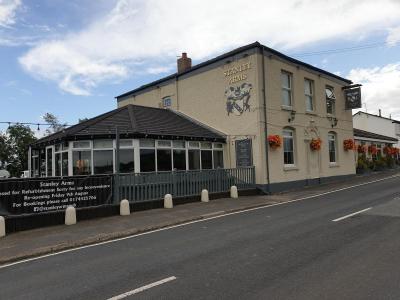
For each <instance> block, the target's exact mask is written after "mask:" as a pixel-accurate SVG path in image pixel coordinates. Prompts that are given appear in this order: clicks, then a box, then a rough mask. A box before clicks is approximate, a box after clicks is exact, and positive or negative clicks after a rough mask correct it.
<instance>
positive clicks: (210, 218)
mask: <svg viewBox="0 0 400 300" xmlns="http://www.w3.org/2000/svg"><path fill="white" fill-rule="evenodd" d="M396 177H400V175H392V176H389V177H385V178H381V179H377V180H372V181H368V182H364V183H360V184H356V185H352V186H348V187H345V188H341V189H336V190H332V191H329V192H324V193H320V194H316V195H311V196H306V197H303V198H298V199H293V200H288V201H285V202H280V203H274V204H266V205H262V206H258V207H254V208H248V209H244V210H240V211H235V212H231V213H226V214H223V215H219V216H214V217H209V218H203V219H200V220H195V221H189V222H185V223H181V224H178V225H172V226H168V227H163V228H159V229H155V230H151V231H146V232H142V233H136V234H133V235H129V236H125V237H122V238H117V239H113V240H109V241H104V242H99V243H96V244H90V245H85V246H80V247H77V248H71V249H67V250H62V251H59V252H54V253H49V254H45V255H41V256H37V257H32V258H27V259H23V260H19V261H16V262H12V263H9V264H5V265H0V269H4V268H7V267H11V266H14V265H18V264H22V263H26V262H30V261H35V260H39V259H42V258H47V257H51V256H55V255H59V254H64V253H68V252H73V251H78V250H82V249H86V248H91V247H96V246H101V245H106V244H110V243H116V242H119V241H123V240H127V239H132V238H136V237H140V236H143V235H148V234H152V233H156V232H160V231H164V230H170V229H174V228H178V227H182V226H187V225H191V224H195V223H199V222H206V221H209V220H214V219H219V218H223V217H226V216H231V215H236V214H242V213H246V212H249V211H254V210H259V209H264V208H268V207H273V206H279V205H284V204H288V203H292V202H297V201H302V200H307V199H313V198H318V197H320V196H324V195H328V194H332V193H337V192H341V191H345V190H349V189H352V188H355V187H359V186H363V185H368V184H371V183H376V182H380V181H384V180H388V179H392V178H396Z"/></svg>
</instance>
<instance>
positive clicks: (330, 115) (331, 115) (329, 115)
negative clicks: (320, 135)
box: [326, 114, 335, 118]
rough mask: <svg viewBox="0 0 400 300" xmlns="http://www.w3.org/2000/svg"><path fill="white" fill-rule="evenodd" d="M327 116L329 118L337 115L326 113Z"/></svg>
mask: <svg viewBox="0 0 400 300" xmlns="http://www.w3.org/2000/svg"><path fill="white" fill-rule="evenodd" d="M326 117H327V118H335V115H334V114H326Z"/></svg>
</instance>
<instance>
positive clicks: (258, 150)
mask: <svg viewBox="0 0 400 300" xmlns="http://www.w3.org/2000/svg"><path fill="white" fill-rule="evenodd" d="M243 54H244V53H241V54H240V55H237V56H234V57H230V58H227V59H226V60H225V61H220V62H216V63H215V64H213V65H210V66H206V67H204V68H201V69H198V70H195V71H192V72H191V73H190V74H187V75H183V76H180V77H179V78H178V81H177V82H176V81H175V80H174V81H173V82H170V83H169V84H164V85H162V86H160V87H155V88H152V89H149V90H147V91H144V92H139V93H138V94H137V95H135V96H134V97H132V96H131V97H128V98H126V99H123V100H122V101H121V100H120V101H119V103H118V106H119V107H121V106H123V105H127V104H137V105H144V106H153V107H159V104H160V102H161V98H162V97H164V96H171V98H172V108H173V109H176V110H179V111H181V112H183V113H184V114H186V115H188V116H190V117H192V118H194V119H196V120H198V121H200V122H202V123H204V124H206V125H208V126H210V127H212V128H214V129H216V130H218V131H220V132H222V133H224V134H226V135H227V144H226V145H225V146H224V147H225V149H224V153H225V155H224V164H225V167H226V168H234V167H236V156H235V141H236V140H240V139H245V138H250V139H251V140H252V149H253V164H254V165H255V167H256V181H257V183H260V184H265V183H267V181H266V175H265V174H266V160H265V135H264V123H263V116H262V113H263V110H262V107H260V101H261V98H260V93H259V82H260V81H261V75H262V72H261V69H260V67H259V66H260V61H261V60H260V55H257V54H256V53H255V50H249V52H248V53H247V55H243ZM247 63H250V64H251V68H250V69H247V70H245V71H243V72H239V73H238V74H246V77H247V78H246V79H245V80H240V81H237V82H235V83H232V84H230V83H229V80H230V78H232V76H226V75H225V74H224V72H226V71H227V70H229V69H231V68H233V67H237V66H240V65H244V64H247ZM243 83H250V84H251V85H252V89H251V91H250V100H249V104H250V111H244V112H243V113H242V114H241V115H234V114H230V115H229V116H228V113H227V110H226V96H225V91H226V89H227V88H229V87H231V86H232V87H237V86H240V85H242V84H243ZM177 95H178V96H177Z"/></svg>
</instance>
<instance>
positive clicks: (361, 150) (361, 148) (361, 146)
mask: <svg viewBox="0 0 400 300" xmlns="http://www.w3.org/2000/svg"><path fill="white" fill-rule="evenodd" d="M357 152H358V153H360V154H362V153H365V152H366V147H365V146H364V145H358V146H357Z"/></svg>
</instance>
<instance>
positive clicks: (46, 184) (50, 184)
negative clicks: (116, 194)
mask: <svg viewBox="0 0 400 300" xmlns="http://www.w3.org/2000/svg"><path fill="white" fill-rule="evenodd" d="M111 201H112V177H111V176H87V177H65V178H62V179H60V178H48V179H44V178H41V179H39V178H37V179H33V178H32V179H24V180H15V179H12V180H2V181H0V211H1V213H2V214H6V215H7V214H8V215H17V214H31V213H43V212H48V211H56V210H64V209H66V208H67V207H68V206H69V205H72V206H74V207H88V206H97V205H102V204H109V203H111Z"/></svg>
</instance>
